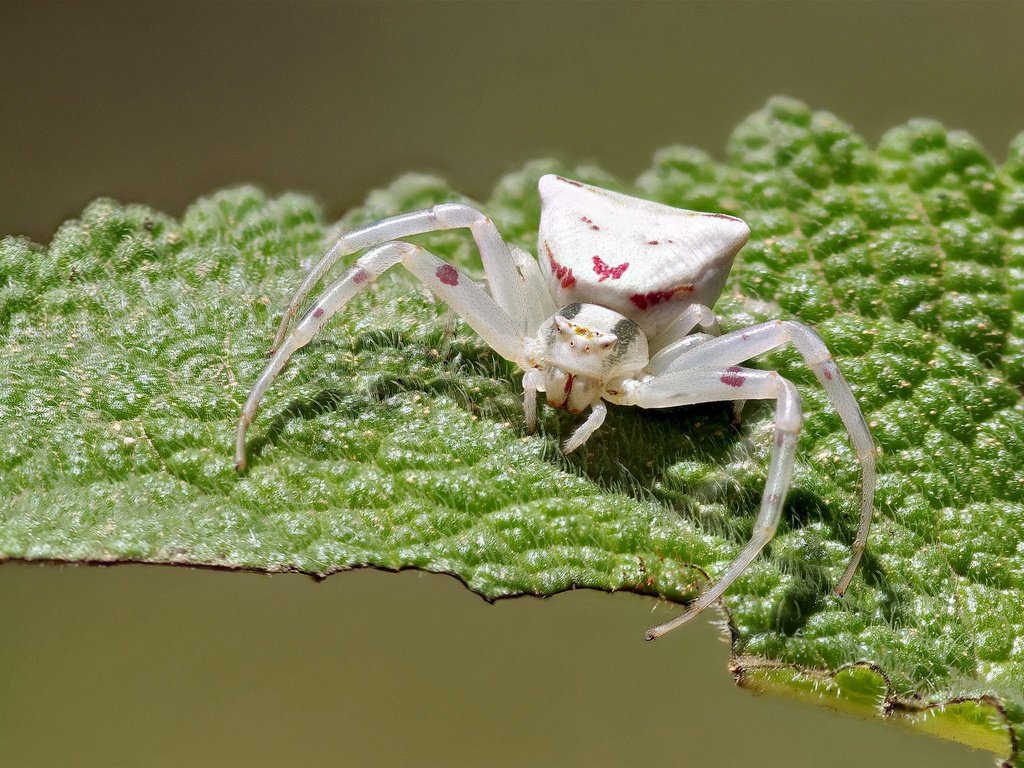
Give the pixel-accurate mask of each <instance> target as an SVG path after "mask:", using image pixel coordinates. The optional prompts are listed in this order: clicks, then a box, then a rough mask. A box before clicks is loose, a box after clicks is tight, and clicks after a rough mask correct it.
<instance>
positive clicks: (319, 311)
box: [313, 307, 324, 317]
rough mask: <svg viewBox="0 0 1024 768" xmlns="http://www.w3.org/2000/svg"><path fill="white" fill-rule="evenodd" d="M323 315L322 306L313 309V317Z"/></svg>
mask: <svg viewBox="0 0 1024 768" xmlns="http://www.w3.org/2000/svg"><path fill="white" fill-rule="evenodd" d="M323 316H324V308H323V307H317V308H316V309H314V310H313V317H323Z"/></svg>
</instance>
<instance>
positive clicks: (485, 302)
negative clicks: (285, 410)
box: [235, 242, 523, 470]
mask: <svg viewBox="0 0 1024 768" xmlns="http://www.w3.org/2000/svg"><path fill="white" fill-rule="evenodd" d="M396 264H402V265H403V266H404V267H405V268H406V269H408V270H409V271H410V272H411V273H412V274H414V275H415V276H416V277H418V278H419V279H420V280H421V281H422V282H423V284H424V285H426V286H427V287H428V288H429V289H430V290H431V291H433V292H434V293H435V294H436V295H437V296H438V298H440V299H441V300H442V301H444V302H446V303H447V304H448V305H449V306H450V307H451V308H452V309H453V310H454V311H455V312H457V313H458V314H459V315H460V316H461V317H462V318H463V319H465V321H466V322H467V323H468V324H469V325H470V327H471V328H473V330H474V331H476V332H477V333H478V334H479V335H480V336H481V337H482V338H483V340H484V341H485V342H487V344H488V345H489V346H490V347H491V348H493V349H494V350H495V351H496V352H497V353H498V354H499V355H501V356H502V357H504V358H505V359H506V360H513V361H517V362H518V361H519V358H520V357H522V354H523V336H522V335H521V334H520V333H518V332H517V331H516V324H515V323H514V321H513V320H512V319H511V318H510V317H509V316H508V314H506V312H505V311H504V310H503V309H502V308H501V307H499V306H498V304H497V302H495V300H494V299H493V298H492V297H491V296H490V294H488V293H487V291H485V290H484V289H483V288H482V287H480V285H478V284H477V283H475V282H473V281H472V280H471V279H470V278H469V277H468V276H467V275H465V274H464V273H463V272H461V271H460V270H458V269H456V268H455V267H453V266H452V265H451V264H448V263H446V262H444V261H442V260H441V259H439V258H437V257H436V256H434V255H433V254H431V253H429V252H427V251H426V250H425V249H423V248H421V247H420V246H418V245H412V244H410V243H402V242H395V243H385V244H384V245H379V246H377V247H375V248H371V249H370V250H368V251H367V252H366V253H365V254H363V256H361V257H360V258H359V260H358V261H357V262H356V264H355V266H353V267H352V268H351V269H349V270H348V271H347V272H346V273H345V274H344V275H342V276H341V277H340V278H339V279H338V280H337V281H335V282H334V283H333V284H332V285H330V286H329V287H328V288H327V290H325V291H324V292H323V294H321V296H320V297H319V298H318V299H317V301H316V302H315V303H314V304H313V306H312V307H310V309H309V311H307V312H306V314H305V315H303V317H302V319H301V320H300V321H299V322H298V324H297V325H296V326H295V328H294V329H293V330H292V331H291V332H290V333H289V334H288V335H287V336H286V337H285V338H284V340H283V341H282V343H281V344H280V345H279V347H278V349H277V351H276V352H275V353H274V355H273V357H271V359H270V362H269V363H268V364H267V367H266V368H265V369H264V371H263V373H262V375H261V376H260V378H259V379H258V380H257V382H256V384H255V385H254V386H253V388H252V391H250V392H249V397H248V398H247V399H246V401H245V405H244V406H243V408H242V415H241V418H240V419H239V422H238V429H237V431H236V434H235V467H236V468H237V469H239V470H242V469H244V468H245V465H246V456H245V434H246V431H247V430H248V428H249V424H251V423H252V420H253V419H254V418H255V417H256V411H257V409H258V408H259V404H260V400H262V398H263V395H264V393H265V392H266V391H267V389H268V388H269V387H270V385H271V383H272V382H273V381H274V379H275V378H277V375H278V374H279V373H280V372H281V370H282V369H283V368H284V367H285V365H286V364H287V363H288V360H289V359H290V358H291V356H292V355H293V354H294V353H295V351H296V350H298V349H301V348H302V347H304V346H305V345H306V344H308V343H309V341H310V340H311V339H312V338H313V337H314V336H316V334H318V333H319V332H320V330H321V329H322V328H323V327H324V326H325V325H326V324H327V322H328V321H329V320H330V319H331V317H333V316H334V315H335V314H336V313H337V312H339V311H340V310H341V309H342V308H343V307H344V306H345V305H346V304H347V303H348V302H349V301H350V300H351V299H352V297H353V296H355V295H356V294H357V293H359V292H360V291H362V290H363V289H364V288H366V286H367V285H369V284H370V283H371V282H372V281H374V280H376V279H377V277H378V276H379V275H380V274H381V273H382V272H384V271H385V270H387V269H389V268H391V267H393V266H395V265H396Z"/></svg>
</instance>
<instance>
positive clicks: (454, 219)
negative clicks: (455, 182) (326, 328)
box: [270, 203, 554, 354]
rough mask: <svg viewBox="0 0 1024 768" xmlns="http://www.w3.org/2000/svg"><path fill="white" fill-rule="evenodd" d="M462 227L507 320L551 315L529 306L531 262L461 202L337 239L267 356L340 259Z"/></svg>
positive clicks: (290, 307)
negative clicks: (406, 239)
mask: <svg viewBox="0 0 1024 768" xmlns="http://www.w3.org/2000/svg"><path fill="white" fill-rule="evenodd" d="M464 227H465V228H468V229H469V230H470V233H471V234H472V235H473V239H474V241H475V242H476V246H477V248H478V249H479V251H480V258H481V260H482V261H483V265H484V275H485V276H486V278H487V284H488V287H489V288H490V292H491V295H492V296H493V297H494V300H495V302H497V304H498V306H499V307H501V308H502V309H503V310H505V311H506V312H507V313H509V314H510V315H511V316H513V317H516V316H518V315H519V313H520V309H521V308H522V307H527V312H526V314H525V315H524V318H525V317H529V318H530V321H532V320H533V318H534V316H536V322H537V323H539V322H540V321H541V320H543V319H544V318H545V317H547V316H548V315H550V314H551V313H552V312H554V308H553V307H551V308H549V307H548V306H547V305H546V304H545V305H542V306H535V305H536V304H538V297H547V291H546V290H545V289H544V281H543V277H542V276H541V274H540V269H539V267H538V266H537V262H536V260H535V259H533V258H532V257H531V256H530V255H529V254H528V253H526V252H525V251H522V250H521V249H519V248H515V247H514V246H510V245H508V243H506V242H505V240H504V239H503V238H502V236H501V233H500V232H498V229H497V227H495V226H494V222H493V221H491V220H490V219H489V218H488V217H487V216H485V215H484V214H483V213H482V212H480V211H478V210H477V209H476V208H472V207H470V206H468V205H465V204H463V203H442V204H440V205H435V206H434V207H433V208H427V209H424V210H420V211H413V212H411V213H403V214H400V215H398V216H392V217H390V218H387V219H382V220H381V221H377V222H374V223H372V224H368V225H366V226H364V227H359V228H358V229H354V230H352V231H351V232H346V233H344V234H343V235H341V236H340V237H338V239H337V240H336V241H335V242H334V244H333V245H332V246H331V248H330V250H328V251H327V253H326V254H325V255H324V256H323V258H321V259H320V261H319V262H318V263H317V265H316V266H315V267H313V269H311V270H310V271H309V274H307V275H306V277H305V279H304V280H303V281H302V284H301V285H300V286H299V288H298V290H296V291H295V295H294V296H292V298H291V300H290V301H289V302H288V304H287V305H286V306H285V308H284V312H283V314H282V316H281V322H280V325H279V326H278V328H277V334H276V335H275V337H274V342H273V345H272V346H271V350H270V351H271V354H274V352H276V351H277V349H278V348H279V347H280V346H281V344H282V343H283V342H284V340H285V337H286V336H287V335H288V331H289V330H291V327H292V321H293V320H294V319H295V317H296V316H297V315H298V313H299V310H300V309H301V308H302V304H303V302H305V300H306V297H307V296H308V295H309V292H310V291H311V290H313V287H314V286H315V285H316V284H317V283H318V282H320V280H321V279H322V278H323V277H324V275H326V274H327V272H329V271H330V269H331V267H333V266H334V265H335V264H336V263H337V262H338V260H339V259H341V258H342V257H343V256H345V255H347V254H350V253H355V252H356V251H361V250H363V249H364V248H369V247H371V246H374V245H380V244H381V243H385V242H389V241H393V240H398V239H399V238H402V237H409V236H411V235H418V234H424V233H426V232H436V231H438V230H448V229H461V228H464ZM542 303H543V302H542ZM528 325H529V322H528V321H526V320H524V323H523V327H521V328H520V332H521V333H525V332H527V330H528V327H527V326H528Z"/></svg>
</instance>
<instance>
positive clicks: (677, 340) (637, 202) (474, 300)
mask: <svg viewBox="0 0 1024 768" xmlns="http://www.w3.org/2000/svg"><path fill="white" fill-rule="evenodd" d="M539 187H540V194H541V201H542V206H541V222H540V234H539V243H538V259H534V258H533V257H531V256H530V255H529V254H528V253H526V252H525V251H523V250H521V249H519V248H517V247H515V246H511V245H509V244H508V243H506V242H505V241H504V240H503V239H502V237H501V235H500V234H499V232H498V230H497V228H496V227H495V226H494V223H493V222H492V221H491V220H490V219H488V218H487V217H486V216H485V215H484V214H483V213H481V212H480V211H478V210H476V209H474V208H471V207H469V206H467V205H463V204H461V203H445V204H442V205H436V206H434V207H433V208H430V209H427V210H421V211H415V212H413V213H407V214H403V215H399V216H393V217H391V218H388V219H384V220H382V221H378V222H376V223H373V224H369V225H367V226H365V227H361V228H359V229H356V230H353V231H351V232H347V233H345V234H343V235H341V237H339V238H338V240H337V242H336V243H335V244H334V246H333V247H332V248H331V249H330V251H328V253H327V255H325V256H324V257H323V259H322V260H321V261H320V263H318V264H317V265H316V267H315V268H314V269H313V270H312V271H311V272H310V273H309V274H308V275H307V276H306V279H305V280H304V281H303V283H302V285H301V286H299V289H298V291H296V293H295V295H294V296H293V297H292V300H291V301H290V302H289V303H288V306H287V307H286V308H285V310H284V316H283V317H282V319H281V324H280V326H279V327H278V330H277V336H276V337H275V339H274V344H273V348H272V350H271V355H272V357H271V360H270V363H269V364H268V365H267V367H266V369H265V370H264V371H263V374H262V375H261V376H260V378H259V380H258V381H257V382H256V384H255V385H254V386H253V388H252V391H251V392H250V393H249V397H248V399H247V400H246V402H245V406H244V407H243V409H242V416H241V419H240V421H239V423H238V431H237V442H236V452H235V464H236V467H237V468H238V469H239V470H242V469H244V468H245V466H246V457H245V434H246V430H247V428H248V426H249V424H250V423H251V422H252V420H253V418H254V417H255V415H256V410H257V408H258V407H259V403H260V400H261V399H262V397H263V394H264V393H265V392H266V390H267V388H268V387H269V386H270V384H271V382H272V381H273V380H274V378H275V377H276V376H277V375H278V373H280V371H281V369H282V368H284V366H285V365H286V364H287V362H288V360H289V358H291V356H292V354H294V352H295V351H296V350H298V349H300V348H301V347H303V346H305V345H306V344H307V343H309V341H310V339H312V338H313V337H314V336H315V335H316V334H317V333H319V331H320V330H321V329H322V328H323V327H324V325H326V324H327V322H328V321H329V320H330V319H331V317H332V316H333V315H334V314H335V313H336V312H338V311H339V310H340V309H342V308H343V307H344V306H345V304H347V303H348V301H349V300H350V299H351V298H352V297H353V296H355V295H356V294H357V293H359V292H360V291H361V290H363V289H364V288H365V287H366V286H367V285H369V284H370V283H371V282H372V281H374V280H376V279H377V278H378V277H379V276H380V275H381V274H382V273H383V272H384V271H385V270H387V269H389V268H391V267H393V266H395V265H396V264H401V265H402V266H404V267H405V268H406V269H408V270H409V271H410V272H412V274H414V275H415V276H416V277H417V278H419V279H420V280H421V281H422V282H423V283H424V284H425V285H426V286H427V287H428V288H429V289H430V290H431V291H433V292H434V293H435V294H436V295H437V296H438V297H439V298H440V299H441V300H442V301H444V302H445V303H447V304H448V305H449V306H450V307H451V308H452V309H453V310H455V311H456V312H457V313H458V314H459V315H460V316H461V317H462V318H463V319H464V320H465V321H466V322H467V323H468V324H469V325H470V327H472V328H473V330H475V331H476V332H477V333H478V334H479V335H480V336H481V337H482V338H483V340H484V341H485V342H487V344H488V345H490V346H491V347H492V348H493V349H494V350H495V351H496V352H497V353H498V354H499V355H501V356H502V357H504V358H505V359H507V360H511V361H513V362H515V363H516V364H517V365H519V366H520V367H521V368H522V369H523V371H524V372H525V373H524V375H523V390H524V400H523V410H524V412H525V416H526V426H527V429H529V430H531V431H532V430H533V429H534V427H535V425H536V420H537V393H538V392H544V393H546V397H547V401H548V405H550V406H552V407H553V408H562V409H565V410H567V411H569V412H570V413H582V412H583V411H585V410H586V409H587V408H589V409H590V415H589V416H588V417H587V419H586V420H585V421H584V422H583V423H582V424H581V425H580V426H579V427H578V428H577V429H576V431H575V432H573V434H572V436H571V437H570V438H569V439H568V440H566V441H565V444H564V446H563V450H564V451H565V452H566V453H569V452H570V451H574V450H576V449H577V448H579V447H580V446H581V445H583V443H585V442H586V441H587V439H589V438H590V436H591V435H592V434H593V433H594V431H595V430H596V429H597V428H598V427H600V426H601V423H602V422H603V421H604V418H605V414H606V413H607V407H606V406H605V402H606V401H607V402H610V403H616V404H619V405H638V406H640V407H641V408H670V407H673V406H677V405H689V404H693V403H706V402H716V401H737V400H750V399H774V400H775V401H776V415H775V447H774V450H773V453H772V458H771V463H770V464H769V467H768V478H767V482H766V484H765V489H764V493H763V496H762V498H761V508H760V512H759V513H758V515H757V519H756V521H755V523H754V531H753V536H752V538H751V539H750V541H749V543H748V544H747V545H746V546H745V547H744V548H743V550H742V551H741V552H740V554H739V555H738V556H737V558H736V559H735V560H734V561H733V563H732V564H731V565H730V566H729V568H728V569H727V570H726V571H725V573H724V574H722V576H721V577H719V579H718V581H717V582H715V583H714V584H713V585H712V586H711V587H710V588H709V589H708V590H706V591H705V592H704V593H703V594H701V596H700V597H699V598H698V599H697V600H696V601H695V602H694V603H693V604H692V605H691V606H690V607H689V609H688V610H687V611H685V612H684V613H682V614H680V615H679V616H676V617H675V618H674V619H672V620H670V621H668V622H665V623H664V624H661V625H659V626H657V627H654V628H653V629H651V630H650V631H648V633H647V639H648V640H653V639H654V638H656V637H659V636H661V635H663V634H665V633H666V632H668V631H670V630H672V629H674V628H676V627H678V626H680V625H681V624H683V623H685V622H686V621H688V620H689V619H691V618H693V617H694V616H696V615H697V614H698V613H700V612H701V611H703V610H704V609H705V608H707V607H708V606H709V605H711V604H712V603H713V602H715V601H716V600H717V599H718V598H719V597H721V595H722V593H723V592H725V590H726V589H727V588H728V587H729V585H730V584H732V583H733V581H735V580H736V578H737V577H738V576H739V575H740V574H741V573H742V572H743V571H744V570H745V569H746V568H747V567H748V566H749V565H750V564H751V562H752V561H753V560H754V558H755V557H757V555H758V553H759V552H760V551H761V550H762V549H763V548H764V546H765V544H767V543H768V541H769V540H770V539H771V538H772V536H773V535H774V533H775V529H776V527H777V525H778V522H779V518H780V516H781V514H782V504H783V502H784V500H785V498H786V492H787V491H788V490H789V484H790V479H791V477H792V474H793V462H794V457H795V453H796V444H797V435H798V434H799V432H800V425H801V421H802V415H801V409H800V398H799V396H798V395H797V391H796V387H794V386H793V384H792V383H790V382H789V381H787V380H786V379H784V378H782V377H781V376H780V375H779V374H778V373H776V372H775V371H762V370H757V369H753V368H740V367H738V364H739V363H741V362H742V361H744V360H748V359H750V358H752V357H756V356H757V355H760V354H762V353H763V352H766V351H768V350H770V349H774V348H776V347H779V346H782V345H784V344H787V343H792V344H793V346H794V347H796V349H797V351H798V352H799V353H800V354H801V356H802V357H803V359H804V361H805V362H806V364H807V365H808V366H809V367H810V369H811V370H812V371H813V372H814V374H815V376H817V378H818V381H819V382H821V385H822V387H824V389H825V392H826V393H827V394H828V397H829V399H830V400H831V401H832V404H833V406H834V407H835V408H836V410H837V411H838V413H839V416H840V418H841V419H842V421H843V424H844V425H845V426H846V430H847V432H848V433H849V435H850V440H851V441H852V443H853V447H854V449H855V451H856V454H857V459H858V461H859V462H860V464H861V469H862V489H861V515H860V525H859V526H858V529H857V534H856V536H855V537H854V541H853V547H852V549H853V553H852V556H851V557H850V562H849V565H848V566H847V568H846V571H845V572H844V573H843V575H842V577H841V578H840V579H839V582H838V584H837V586H836V588H835V591H836V593H837V594H839V595H842V594H843V593H844V592H845V591H846V589H847V588H848V587H849V585H850V582H851V580H852V579H853V574H854V571H855V570H856V568H857V563H858V561H859V560H860V557H861V553H862V552H863V551H864V544H865V542H866V540H867V534H868V527H869V525H870V523H871V511H872V500H873V498H874V491H875V447H874V443H873V442H872V440H871V434H870V432H869V431H868V426H867V424H866V423H865V421H864V416H863V414H862V413H861V411H860V407H859V406H858V405H857V401H856V400H855V399H854V396H853V392H852V391H851V390H850V386H849V385H848V384H847V383H846V380H845V379H844V378H843V375H842V374H841V373H840V372H839V368H838V367H837V366H836V364H835V362H834V361H833V360H832V355H831V354H830V353H829V351H828V349H827V348H826V347H825V344H824V342H823V341H822V340H821V337H820V336H818V334H817V333H815V332H814V331H813V330H811V329H810V328H808V327H807V326H805V325H802V324H800V323H797V322H793V321H789V320H786V321H782V320H776V321H773V322H767V323H761V324H760V325H754V326H751V327H750V328H746V329H742V330H738V331H733V332H732V333H727V334H725V335H724V336H723V335H720V333H719V328H718V321H717V319H716V317H715V315H714V314H713V313H712V311H711V309H710V307H711V306H713V305H714V303H715V301H716V300H717V299H718V297H719V295H720V294H721V292H722V288H723V285H724V283H725V279H726V276H727V275H728V273H729V269H730V267H731V266H732V262H733V259H734V258H735V256H736V254H737V253H738V252H739V250H740V248H742V247H743V245H744V244H745V243H746V242H747V238H748V237H749V236H750V229H749V228H748V227H747V225H746V224H745V223H744V222H743V221H741V220H740V219H737V218H734V217H732V216H726V215H724V214H718V213H698V212H695V211H687V210H682V209H679V208H671V207H669V206H666V205H661V204H659V203H653V202H649V201H647V200H641V199H638V198H634V197H628V196H626V195H622V194H619V193H616V192H610V191H607V190H604V189H600V188H598V187H592V186H589V185H586V184H582V183H580V182H578V181H571V180H569V179H565V178H562V177H561V176H544V177H543V178H541V179H540V183H539ZM461 227H468V228H469V230H470V232H471V233H472V235H473V238H474V240H475V241H476V244H477V247H478V248H479V250H480V256H481V258H482V260H483V266H484V274H485V275H486V278H487V286H488V287H487V288H486V289H485V288H483V287H482V286H481V285H479V284H478V283H476V282H474V281H473V280H472V279H470V278H469V277H468V276H467V275H466V274H465V273H464V272H462V271H461V270H459V269H457V268H455V267H453V266H452V265H450V264H448V263H446V262H444V261H442V260H441V259H439V258H437V257H436V256H434V255H433V254H431V253H429V252H428V251H426V250H425V249H424V248H422V247H421V246H418V245H413V244H410V243H406V242H402V241H401V240H399V239H398V238H402V237H407V236H410V235H414V234H420V233H423V232H431V231H436V230H442V229H456V228H461ZM364 249H366V252H365V253H364V254H363V255H362V256H361V257H359V259H358V260H357V261H356V263H355V265H353V266H352V267H351V268H349V270H348V271H347V272H345V274H344V275H342V276H341V277H340V278H339V279H337V280H336V281H335V282H333V283H332V284H331V285H330V286H329V287H328V288H327V290H325V291H324V292H323V294H322V295H321V296H320V298H318V299H317V300H316V302H315V303H314V304H313V306H312V307H310V308H309V309H308V310H307V311H306V313H305V314H304V315H303V316H302V318H301V319H300V320H299V321H298V323H297V324H296V325H295V327H294V328H293V327H292V325H293V320H294V319H295V317H296V315H297V314H298V311H299V309H300V308H301V306H302V304H303V302H304V301H305V299H306V296H307V295H308V294H309V292H310V290H311V289H312V288H313V286H314V285H316V283H317V282H319V280H320V279H321V278H322V277H323V276H324V275H325V274H326V273H327V272H328V270H330V268H331V267H332V266H333V265H334V264H335V263H336V262H337V261H338V259H340V258H341V257H342V256H344V255H346V254H350V253H353V252H355V251H362V250H364ZM697 328H700V332H698V333H693V331H694V330H695V329H697Z"/></svg>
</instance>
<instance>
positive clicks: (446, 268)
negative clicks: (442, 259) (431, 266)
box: [435, 264, 459, 285]
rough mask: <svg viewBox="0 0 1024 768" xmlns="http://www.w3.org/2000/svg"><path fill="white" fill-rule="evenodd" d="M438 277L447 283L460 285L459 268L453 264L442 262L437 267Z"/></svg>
mask: <svg viewBox="0 0 1024 768" xmlns="http://www.w3.org/2000/svg"><path fill="white" fill-rule="evenodd" d="M435 274H436V275H437V279H438V280H440V281H441V282H442V283H444V284H445V285H458V284H459V270H457V269H456V268H455V267H453V266H452V265H451V264H442V265H441V266H440V267H438V268H437V272H436V273H435Z"/></svg>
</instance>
